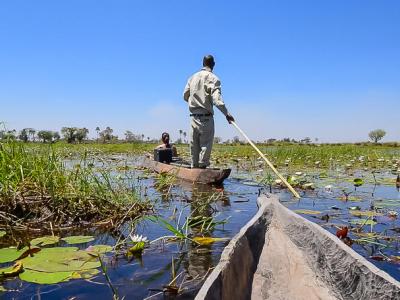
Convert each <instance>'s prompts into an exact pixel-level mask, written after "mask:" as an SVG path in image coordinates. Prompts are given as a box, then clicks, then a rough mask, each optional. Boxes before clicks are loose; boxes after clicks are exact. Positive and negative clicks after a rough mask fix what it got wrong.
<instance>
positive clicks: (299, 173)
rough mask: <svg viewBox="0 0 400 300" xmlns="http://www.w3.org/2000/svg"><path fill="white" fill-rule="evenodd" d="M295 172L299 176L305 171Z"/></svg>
mask: <svg viewBox="0 0 400 300" xmlns="http://www.w3.org/2000/svg"><path fill="white" fill-rule="evenodd" d="M294 174H295V175H297V176H301V175H302V174H303V172H296V173H294Z"/></svg>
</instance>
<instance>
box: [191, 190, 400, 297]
mask: <svg viewBox="0 0 400 300" xmlns="http://www.w3.org/2000/svg"><path fill="white" fill-rule="evenodd" d="M258 203H259V207H260V208H259V210H258V212H257V214H256V215H255V216H254V217H253V219H251V220H250V221H249V222H248V223H247V224H246V225H245V226H244V227H243V228H242V229H241V230H240V232H239V233H238V234H237V235H236V236H235V237H234V238H233V239H232V240H231V241H230V243H229V244H228V246H227V247H226V248H225V249H224V251H223V253H222V255H221V259H220V262H219V264H218V265H217V266H216V267H215V269H214V270H213V272H212V273H211V274H210V276H209V277H208V278H207V280H206V281H205V283H204V285H203V286H202V288H201V289H200V291H199V293H198V294H197V296H196V298H195V299H197V300H203V299H207V300H210V299H294V298H295V299H308V300H311V299H400V283H399V282H398V281H397V280H395V279H394V278H392V277H391V276H389V275H388V274H387V273H386V272H384V271H382V270H380V269H378V268H377V267H375V266H374V265H373V264H372V263H370V262H369V261H367V260H366V259H365V258H363V257H362V256H361V255H359V254H358V253H356V252H355V251H353V250H352V249H351V248H350V247H348V246H347V245H345V244H344V243H343V242H342V241H340V240H339V239H338V238H337V237H336V236H334V235H332V234H331V233H329V232H327V231H326V230H324V229H323V228H322V227H320V226H319V225H317V224H315V223H312V222H310V221H308V220H306V219H304V218H303V217H301V216H299V215H297V214H295V213H294V212H292V211H290V210H289V209H287V208H286V207H284V206H283V205H282V204H280V203H279V200H278V199H277V197H276V196H272V195H269V196H268V197H267V196H261V197H259V198H258ZM274 230H275V231H274ZM273 232H275V234H277V235H278V233H280V235H281V236H284V237H286V239H282V238H281V239H279V235H278V237H276V236H275V234H272V233H273ZM274 239H278V240H279V241H280V242H281V243H283V244H284V245H286V243H288V245H291V247H296V249H295V251H291V249H289V251H287V249H285V247H282V249H279V251H281V252H279V251H277V249H274V248H273V247H275V246H279V243H275V244H274V242H273V240H274ZM285 251H287V253H283V252H285ZM269 252H271V253H272V254H271V255H272V256H271V257H268V253H269ZM273 255H275V257H274V256H273ZM296 255H297V257H296ZM299 258H301V261H300V260H296V259H299ZM284 264H287V265H288V266H289V268H290V266H292V267H293V268H292V269H291V271H293V272H294V273H293V272H287V273H286V274H282V269H283V270H285V269H284V267H285V266H283V265H284ZM301 265H303V267H304V268H303V270H305V271H304V272H303V273H304V274H305V275H307V276H311V277H313V279H314V281H308V282H306V284H301V283H300V284H299V282H298V281H297V280H298V279H300V280H301V279H302V278H303V276H304V274H301V276H297V278H291V277H292V276H294V274H295V273H296V272H298V269H299V266H301ZM300 269H301V268H300ZM279 273H281V274H280V275H279ZM310 273H312V274H310ZM279 282H283V284H281V285H279ZM292 283H293V284H294V285H291V284H292ZM313 285H314V286H313ZM293 287H294V288H297V289H298V290H297V291H296V295H295V296H293V295H291V294H290V293H291V292H293V291H292V288H293ZM285 288H286V290H285Z"/></svg>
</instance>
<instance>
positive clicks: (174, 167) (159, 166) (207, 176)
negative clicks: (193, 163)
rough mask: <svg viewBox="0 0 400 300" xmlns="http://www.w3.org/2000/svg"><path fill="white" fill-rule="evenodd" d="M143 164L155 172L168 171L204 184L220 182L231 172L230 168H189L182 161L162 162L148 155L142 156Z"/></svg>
mask: <svg viewBox="0 0 400 300" xmlns="http://www.w3.org/2000/svg"><path fill="white" fill-rule="evenodd" d="M143 166H144V167H146V168H148V169H150V170H153V171H154V172H156V173H170V174H174V175H175V176H176V177H178V178H180V179H183V180H186V181H190V182H196V183H204V184H221V183H222V182H223V181H224V180H225V179H226V178H228V176H229V175H230V174H231V169H214V168H207V169H191V168H190V166H188V165H186V164H184V163H180V162H173V163H171V164H164V163H160V162H157V161H154V160H152V159H151V158H149V157H145V158H144V161H143Z"/></svg>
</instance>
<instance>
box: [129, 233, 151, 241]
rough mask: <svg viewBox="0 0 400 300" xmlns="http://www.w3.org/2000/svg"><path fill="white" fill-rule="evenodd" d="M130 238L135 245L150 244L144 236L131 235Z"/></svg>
mask: <svg viewBox="0 0 400 300" xmlns="http://www.w3.org/2000/svg"><path fill="white" fill-rule="evenodd" d="M129 237H130V238H131V240H132V242H134V243H139V242H145V243H147V242H148V239H147V237H145V236H142V235H138V234H134V235H131V234H130V235H129Z"/></svg>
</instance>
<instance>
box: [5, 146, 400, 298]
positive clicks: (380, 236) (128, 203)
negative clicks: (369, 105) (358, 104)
mask: <svg viewBox="0 0 400 300" xmlns="http://www.w3.org/2000/svg"><path fill="white" fill-rule="evenodd" d="M259 146H260V148H261V150H262V151H263V152H264V153H266V155H267V156H268V157H269V158H270V159H271V161H272V162H273V163H274V164H275V165H276V166H277V167H278V168H279V170H280V171H281V172H282V173H283V174H284V176H285V177H286V178H287V179H288V180H289V181H290V182H291V184H293V185H294V186H296V189H298V190H299V191H301V195H302V198H301V199H300V200H295V199H293V198H292V197H291V196H290V194H288V193H286V190H285V189H284V188H283V187H282V185H281V184H280V182H279V181H278V180H276V178H275V177H274V176H273V175H272V174H271V172H269V171H268V169H267V168H266V167H265V165H264V163H263V162H262V161H261V160H260V159H258V157H257V156H256V154H255V153H254V152H253V150H252V149H251V148H250V147H249V146H247V145H239V144H237V145H220V144H217V145H215V148H214V152H213V164H214V165H216V166H220V167H222V166H224V167H231V168H232V169H233V173H232V175H231V177H230V178H229V179H228V180H226V183H225V185H224V186H223V187H205V186H196V185H191V184H187V183H184V182H179V181H178V180H177V179H176V178H174V176H169V175H165V174H161V175H156V174H152V173H149V172H148V171H146V170H145V169H143V168H142V167H141V166H140V159H141V155H142V154H144V153H145V152H148V151H151V149H152V148H153V147H154V144H150V143H148V144H147V143H124V144H99V143H93V144H90V143H89V144H88V143H83V144H67V143H63V142H57V143H54V144H52V145H43V144H37V143H21V142H16V141H10V140H9V141H7V142H3V143H1V145H0V152H1V154H0V161H1V165H0V179H1V181H0V182H1V186H0V195H1V202H0V204H1V216H0V218H1V221H0V222H1V223H0V244H1V247H3V248H2V249H0V258H2V260H1V265H0V267H1V270H0V273H1V274H2V275H1V279H0V280H1V282H2V283H1V285H2V286H3V288H4V289H6V290H8V291H7V292H6V293H5V294H4V297H5V298H9V299H11V298H13V297H21V296H26V295H28V294H38V295H40V294H42V293H44V294H46V295H51V296H52V297H58V298H62V297H66V296H74V295H77V294H76V293H77V292H76V290H77V288H78V287H79V290H82V291H83V292H81V293H80V294H79V296H80V297H81V298H88V299H89V298H93V296H94V295H100V294H101V295H106V296H105V297H108V298H111V297H114V298H122V297H124V296H129V297H136V298H145V297H149V298H150V299H157V298H162V297H163V296H164V295H169V296H170V297H175V296H176V295H181V294H186V295H187V296H188V297H191V296H190V295H192V296H193V295H194V294H195V292H196V291H197V289H198V287H199V285H200V284H201V282H202V280H204V278H205V277H206V276H207V275H208V274H209V272H210V271H211V270H212V268H213V266H215V264H216V263H217V262H218V260H219V257H220V254H221V252H222V250H223V248H224V246H225V245H226V243H227V242H228V240H229V238H231V237H232V236H234V235H235V233H237V232H238V230H239V229H240V228H241V227H242V226H243V225H244V224H245V223H246V222H247V221H248V220H249V219H250V218H251V217H252V216H253V215H254V213H255V211H256V209H257V207H256V204H255V200H256V198H257V194H258V190H259V189H260V188H266V189H267V190H268V191H271V192H273V193H280V195H281V200H282V201H283V202H284V203H285V205H287V206H288V207H290V208H291V209H293V210H295V211H296V212H297V213H299V214H301V215H303V216H305V217H306V218H308V219H310V220H312V221H314V222H317V223H319V224H320V225H321V226H323V227H324V228H326V229H327V230H329V231H331V232H332V233H334V234H337V233H338V232H339V231H340V230H343V229H344V228H345V227H346V228H347V232H346V237H347V238H348V239H346V240H345V239H344V241H346V242H348V243H349V244H350V246H351V247H353V249H355V250H356V251H358V252H359V253H361V254H362V255H363V256H365V257H367V258H368V259H370V260H371V261H373V262H374V263H375V264H376V265H378V267H380V268H383V269H384V270H386V271H388V272H389V273H390V274H392V276H394V277H396V278H399V277H400V276H398V273H396V272H398V271H397V268H398V262H399V261H400V260H399V259H398V253H397V251H398V250H397V248H398V242H399V240H398V231H399V228H400V223H399V221H398V218H397V215H398V213H399V212H400V211H399V210H400V200H399V199H400V198H399V197H400V196H399V195H400V194H399V192H398V189H396V179H397V175H398V173H399V168H400V167H399V166H400V148H399V147H396V146H390V145H386V146H385V145H373V144H365V145H350V144H348V145H299V144H287V143H285V144H272V145H267V144H261V145H259ZM187 150H188V149H187V145H178V152H179V153H180V154H181V155H183V156H184V157H187V156H188V151H187ZM399 185H400V181H399ZM339 234H341V232H339ZM349 241H350V242H349ZM71 242H72V244H71ZM74 242H75V243H74ZM58 251H59V252H58ZM53 253H54V254H53ZM66 253H67V254H66ZM48 255H50V256H51V259H50V263H49V264H43V263H42V261H41V259H42V258H43V256H48ZM5 258H7V259H5ZM59 258H63V259H61V260H59ZM38 272H41V273H40V274H39V275H41V276H42V277H40V276H39V277H38V276H37V275H38ZM396 274H397V275H396ZM32 278H39V279H36V281H34V280H33V279H32ZM127 281H129V284H127Z"/></svg>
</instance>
